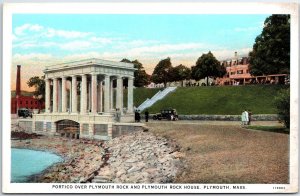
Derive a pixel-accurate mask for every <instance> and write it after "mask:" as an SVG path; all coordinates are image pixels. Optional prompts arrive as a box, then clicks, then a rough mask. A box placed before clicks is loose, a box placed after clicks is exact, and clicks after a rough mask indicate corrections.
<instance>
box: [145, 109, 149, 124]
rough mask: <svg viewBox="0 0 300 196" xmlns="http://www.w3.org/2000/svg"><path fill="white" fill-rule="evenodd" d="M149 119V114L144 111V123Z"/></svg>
mask: <svg viewBox="0 0 300 196" xmlns="http://www.w3.org/2000/svg"><path fill="white" fill-rule="evenodd" d="M148 119H149V112H148V110H146V111H145V121H146V122H148Z"/></svg>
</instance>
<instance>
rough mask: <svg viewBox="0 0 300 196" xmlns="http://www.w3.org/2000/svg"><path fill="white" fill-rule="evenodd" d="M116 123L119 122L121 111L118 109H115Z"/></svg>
mask: <svg viewBox="0 0 300 196" xmlns="http://www.w3.org/2000/svg"><path fill="white" fill-rule="evenodd" d="M116 121H117V122H120V121H121V110H120V109H119V108H117V109H116Z"/></svg>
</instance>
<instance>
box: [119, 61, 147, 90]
mask: <svg viewBox="0 0 300 196" xmlns="http://www.w3.org/2000/svg"><path fill="white" fill-rule="evenodd" d="M121 62H125V63H133V65H134V68H136V69H137V70H136V71H134V82H133V83H134V86H135V87H143V86H146V85H148V84H150V75H148V74H147V73H146V71H145V69H144V67H143V64H142V63H140V62H139V61H138V60H134V61H130V60H128V59H122V61H121Z"/></svg>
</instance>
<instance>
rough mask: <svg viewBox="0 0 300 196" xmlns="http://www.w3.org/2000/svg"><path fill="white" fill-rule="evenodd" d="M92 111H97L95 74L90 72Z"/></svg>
mask: <svg viewBox="0 0 300 196" xmlns="http://www.w3.org/2000/svg"><path fill="white" fill-rule="evenodd" d="M91 89H92V113H97V95H98V94H97V74H92V88H91Z"/></svg>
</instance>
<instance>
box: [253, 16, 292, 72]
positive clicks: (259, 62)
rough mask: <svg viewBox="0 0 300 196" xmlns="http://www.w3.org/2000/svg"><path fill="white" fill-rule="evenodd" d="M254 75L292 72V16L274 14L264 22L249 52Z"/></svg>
mask: <svg viewBox="0 0 300 196" xmlns="http://www.w3.org/2000/svg"><path fill="white" fill-rule="evenodd" d="M249 57H250V60H249V63H250V66H249V71H250V73H251V74H252V75H254V76H257V75H264V74H265V75H268V74H279V73H282V74H289V73H290V16H289V15H272V16H270V17H268V18H267V19H266V20H265V22H264V28H263V31H262V33H261V34H260V35H259V36H257V37H256V39H255V43H254V45H253V50H252V51H251V52H250V53H249Z"/></svg>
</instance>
